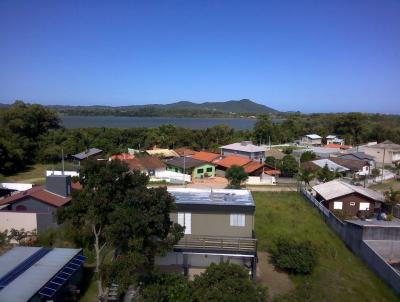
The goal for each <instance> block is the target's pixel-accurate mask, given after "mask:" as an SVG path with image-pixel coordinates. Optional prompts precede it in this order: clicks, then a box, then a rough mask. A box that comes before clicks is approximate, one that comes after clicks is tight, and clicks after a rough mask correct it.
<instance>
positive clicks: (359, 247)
mask: <svg viewBox="0 0 400 302" xmlns="http://www.w3.org/2000/svg"><path fill="white" fill-rule="evenodd" d="M300 192H301V193H302V194H303V196H304V197H305V199H306V200H307V201H309V202H310V203H311V204H312V205H313V206H314V207H316V208H318V210H319V212H320V213H321V214H322V216H323V218H324V220H325V222H326V223H327V224H328V225H329V226H330V227H331V228H332V229H333V230H334V231H335V233H336V234H337V235H338V236H339V237H340V238H341V239H342V240H343V242H344V243H345V244H346V246H348V247H349V248H350V249H351V250H352V251H353V253H354V254H356V255H358V256H360V257H361V258H362V259H363V260H364V261H365V263H366V264H367V265H368V266H369V267H370V268H371V269H372V270H373V271H375V273H376V274H377V275H378V276H379V277H380V278H382V279H383V280H384V281H385V282H386V283H387V284H388V285H389V286H391V287H392V288H393V289H394V290H395V291H396V292H397V293H398V294H400V272H399V271H396V269H394V267H393V266H391V265H390V264H389V263H388V262H387V261H386V260H385V259H384V258H383V257H382V256H381V255H379V253H378V252H377V251H376V250H374V248H373V247H371V246H370V244H368V241H369V240H379V241H382V242H383V240H394V241H395V242H397V241H398V240H400V227H382V226H362V225H359V224H356V223H351V222H342V221H341V220H339V219H338V218H337V217H336V216H335V215H334V214H333V213H332V212H331V211H329V210H328V209H327V208H325V207H324V206H323V205H322V204H321V203H320V202H318V200H316V199H315V198H314V196H313V195H312V194H311V193H310V192H308V191H307V190H306V188H304V186H300Z"/></svg>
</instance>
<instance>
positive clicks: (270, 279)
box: [257, 252, 295, 299]
mask: <svg viewBox="0 0 400 302" xmlns="http://www.w3.org/2000/svg"><path fill="white" fill-rule="evenodd" d="M257 282H259V283H260V284H262V285H265V286H267V287H268V295H269V297H270V299H272V298H273V297H275V296H277V295H281V294H287V293H289V292H290V291H292V290H294V288H295V285H294V284H293V282H292V280H290V278H289V276H288V274H286V273H284V272H280V271H277V270H275V267H274V266H273V265H272V263H271V261H270V256H269V255H268V253H266V252H259V253H258V264H257Z"/></svg>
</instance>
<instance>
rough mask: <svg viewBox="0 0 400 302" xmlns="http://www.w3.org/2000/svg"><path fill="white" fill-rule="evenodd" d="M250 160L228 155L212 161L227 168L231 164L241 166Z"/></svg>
mask: <svg viewBox="0 0 400 302" xmlns="http://www.w3.org/2000/svg"><path fill="white" fill-rule="evenodd" d="M251 161H252V160H251V159H248V158H244V157H240V156H237V155H228V156H226V157H224V158H223V159H221V160H218V161H215V162H214V163H215V164H216V165H217V166H219V167H222V168H224V169H229V168H230V167H232V166H239V167H242V166H244V165H245V164H248V163H250V162H251Z"/></svg>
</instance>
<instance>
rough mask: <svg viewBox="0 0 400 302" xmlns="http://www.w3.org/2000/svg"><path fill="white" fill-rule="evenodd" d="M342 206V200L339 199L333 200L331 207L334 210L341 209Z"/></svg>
mask: <svg viewBox="0 0 400 302" xmlns="http://www.w3.org/2000/svg"><path fill="white" fill-rule="evenodd" d="M342 208H343V202H341V201H334V202H333V209H334V210H341V209H342Z"/></svg>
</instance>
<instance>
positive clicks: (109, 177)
mask: <svg viewBox="0 0 400 302" xmlns="http://www.w3.org/2000/svg"><path fill="white" fill-rule="evenodd" d="M79 181H80V183H81V184H82V190H80V191H75V192H74V193H73V195H72V201H71V203H70V204H69V205H68V206H65V207H63V208H60V209H59V211H58V213H57V214H58V219H59V222H68V223H69V226H70V227H71V228H74V229H75V233H76V234H79V235H80V236H82V233H85V234H86V236H88V237H90V238H91V240H90V241H89V242H91V243H92V244H93V246H89V248H91V247H93V249H94V251H95V258H96V273H97V279H98V297H99V299H103V298H104V296H105V295H106V290H105V289H104V285H105V281H109V280H110V279H111V280H115V279H117V280H120V281H121V282H120V284H121V289H122V287H123V286H127V285H129V282H130V281H132V280H133V278H134V277H135V275H134V273H133V272H134V270H135V269H137V268H138V267H141V266H145V267H147V268H149V267H150V268H151V267H152V266H153V263H150V262H151V261H154V256H155V255H158V254H162V253H163V252H164V251H165V250H166V249H168V248H169V247H171V246H172V245H173V244H175V243H176V242H177V240H179V239H180V237H181V236H182V233H183V232H182V227H180V226H178V225H176V224H175V225H173V223H172V222H171V221H170V219H169V214H170V210H171V209H172V207H173V198H172V197H171V196H170V195H169V193H168V192H167V191H166V190H165V189H162V188H159V189H148V188H147V184H148V177H147V176H146V175H144V174H141V173H139V172H131V171H129V168H128V166H127V165H126V164H124V163H121V162H120V161H118V160H113V161H110V162H103V161H87V162H86V163H85V164H84V165H83V167H82V169H81V171H80V175H79ZM107 250H108V251H110V250H113V251H114V261H113V262H112V263H111V264H109V265H105V264H104V262H103V261H104V253H105V252H106V251H107ZM105 272H106V273H107V274H105ZM121 272H124V273H121ZM105 276H107V278H105ZM128 279H129V280H128Z"/></svg>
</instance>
